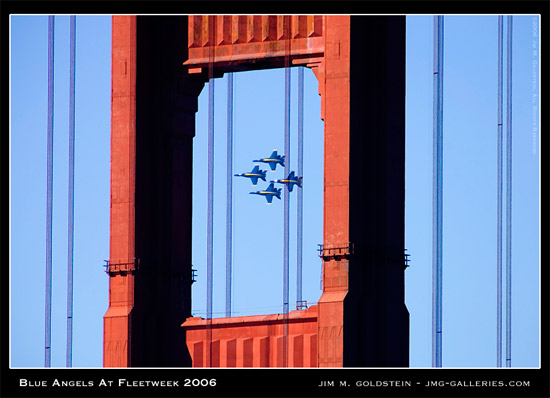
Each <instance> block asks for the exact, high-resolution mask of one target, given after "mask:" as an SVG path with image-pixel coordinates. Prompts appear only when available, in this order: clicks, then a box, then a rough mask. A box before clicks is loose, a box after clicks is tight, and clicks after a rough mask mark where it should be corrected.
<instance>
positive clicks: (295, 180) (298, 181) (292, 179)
mask: <svg viewBox="0 0 550 398" xmlns="http://www.w3.org/2000/svg"><path fill="white" fill-rule="evenodd" d="M302 178H303V177H296V176H295V175H294V172H293V171H291V172H290V174H289V175H288V177H287V178H283V179H281V180H275V181H270V182H275V183H277V184H286V185H288V190H289V191H290V192H292V188H294V185H298V186H299V187H300V188H302Z"/></svg>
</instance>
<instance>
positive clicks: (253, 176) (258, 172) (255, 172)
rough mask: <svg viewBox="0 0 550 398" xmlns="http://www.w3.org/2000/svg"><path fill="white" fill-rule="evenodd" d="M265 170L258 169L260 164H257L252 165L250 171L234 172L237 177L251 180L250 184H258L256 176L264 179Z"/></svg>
mask: <svg viewBox="0 0 550 398" xmlns="http://www.w3.org/2000/svg"><path fill="white" fill-rule="evenodd" d="M266 173H267V170H260V165H259V164H257V165H255V166H254V168H253V169H252V171H251V172H250V173H242V174H235V175H236V176H237V177H247V178H250V180H251V181H252V185H256V184H258V178H260V179H262V180H263V181H265V174H266Z"/></svg>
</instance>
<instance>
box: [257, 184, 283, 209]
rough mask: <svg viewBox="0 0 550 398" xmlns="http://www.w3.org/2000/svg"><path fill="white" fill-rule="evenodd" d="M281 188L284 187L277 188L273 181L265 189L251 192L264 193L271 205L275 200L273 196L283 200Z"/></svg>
mask: <svg viewBox="0 0 550 398" xmlns="http://www.w3.org/2000/svg"><path fill="white" fill-rule="evenodd" d="M281 189H282V188H275V186H274V185H273V183H271V184H269V186H268V187H267V188H266V189H264V190H263V191H257V192H250V193H251V194H253V195H262V196H265V199H266V200H267V204H268V205H270V204H271V202H272V201H273V197H274V196H276V197H277V199H279V200H281Z"/></svg>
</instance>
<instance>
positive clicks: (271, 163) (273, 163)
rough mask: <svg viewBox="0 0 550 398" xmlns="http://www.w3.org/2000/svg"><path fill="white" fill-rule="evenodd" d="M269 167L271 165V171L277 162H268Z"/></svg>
mask: <svg viewBox="0 0 550 398" xmlns="http://www.w3.org/2000/svg"><path fill="white" fill-rule="evenodd" d="M269 167H271V170H272V171H275V168H276V167H277V163H275V162H269Z"/></svg>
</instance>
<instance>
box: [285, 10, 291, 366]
mask: <svg viewBox="0 0 550 398" xmlns="http://www.w3.org/2000/svg"><path fill="white" fill-rule="evenodd" d="M283 18H284V20H283V21H284V24H283V27H284V31H285V36H286V38H287V45H286V51H285V52H286V54H285V109H284V112H285V127H284V129H285V138H284V145H285V162H284V163H285V165H284V178H286V176H288V174H289V173H290V56H289V52H290V48H289V46H290V40H289V38H290V23H289V22H290V21H289V20H288V19H289V18H290V17H288V16H283ZM283 191H284V227H283V228H284V236H283V245H284V247H283V317H284V327H283V328H284V330H283V367H287V366H288V304H289V294H288V293H289V292H288V276H289V250H288V249H289V214H290V195H289V193H290V192H289V190H288V185H287V184H284V188H283Z"/></svg>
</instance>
